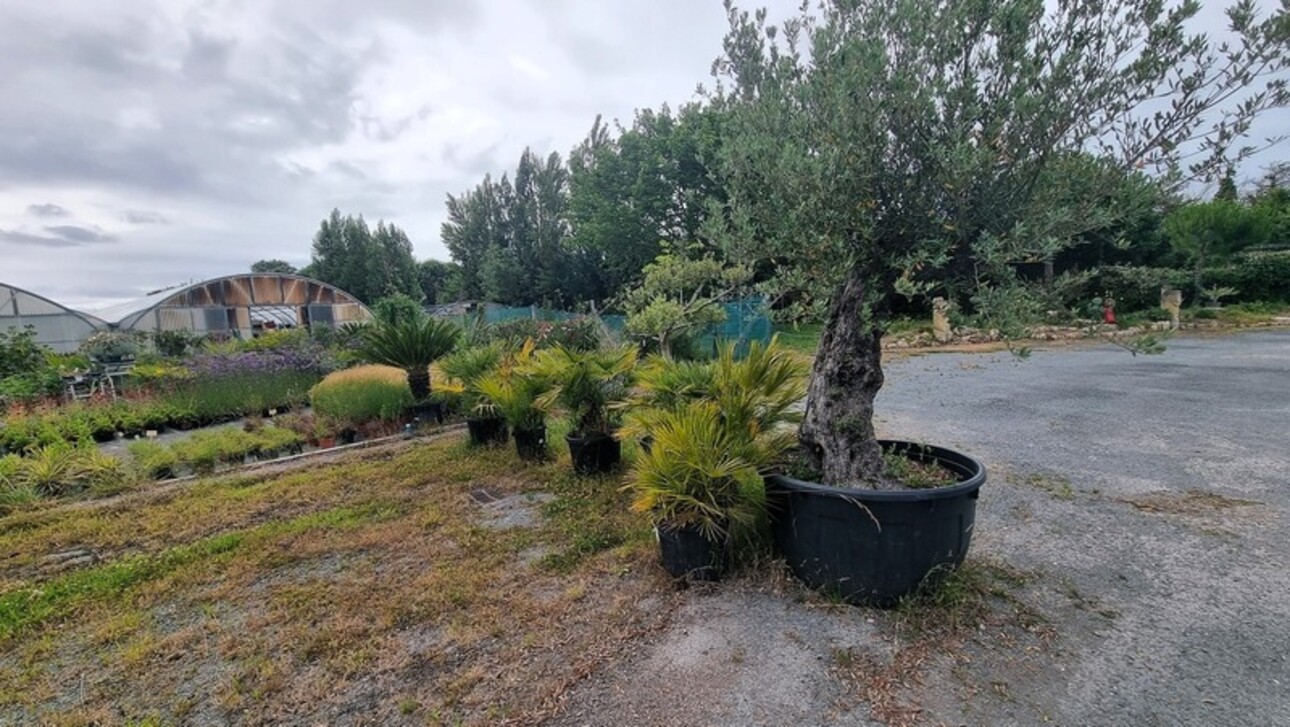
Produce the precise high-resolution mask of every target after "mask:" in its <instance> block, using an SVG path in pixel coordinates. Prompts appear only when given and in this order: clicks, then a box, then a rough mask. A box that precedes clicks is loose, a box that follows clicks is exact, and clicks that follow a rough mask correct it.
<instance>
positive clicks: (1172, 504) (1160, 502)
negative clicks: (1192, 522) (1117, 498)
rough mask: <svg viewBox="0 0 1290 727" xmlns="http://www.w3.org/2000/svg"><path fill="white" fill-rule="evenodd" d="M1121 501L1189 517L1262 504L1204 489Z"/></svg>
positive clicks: (1151, 509) (1141, 508) (1138, 506)
mask: <svg viewBox="0 0 1290 727" xmlns="http://www.w3.org/2000/svg"><path fill="white" fill-rule="evenodd" d="M1121 501H1122V502H1125V503H1127V504H1129V505H1132V506H1133V507H1135V508H1137V509H1138V510H1141V511H1143V512H1150V513H1156V514H1160V515H1187V516H1191V517H1203V516H1205V515H1214V514H1216V513H1219V512H1223V511H1224V510H1231V509H1233V508H1238V507H1240V508H1245V507H1258V506H1260V505H1263V504H1264V503H1262V502H1259V501H1258V500H1245V499H1241V498H1236V497H1227V496H1226V495H1220V494H1218V493H1217V492H1206V491H1204V490H1188V491H1187V492H1178V493H1174V492H1159V493H1152V494H1150V495H1141V496H1138V497H1125V498H1121Z"/></svg>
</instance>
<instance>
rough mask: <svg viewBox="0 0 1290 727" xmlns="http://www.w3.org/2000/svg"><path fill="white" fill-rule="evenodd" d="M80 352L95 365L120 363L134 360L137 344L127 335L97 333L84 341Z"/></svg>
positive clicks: (112, 332) (107, 332)
mask: <svg viewBox="0 0 1290 727" xmlns="http://www.w3.org/2000/svg"><path fill="white" fill-rule="evenodd" d="M81 352H82V353H84V354H85V355H86V356H89V357H90V360H91V361H94V362H96V363H109V364H114V363H122V362H125V361H133V360H134V357H135V355H136V354H138V353H139V342H138V340H137V339H136V338H135V337H134V336H131V335H130V334H127V333H119V332H116V331H99V332H98V333H94V334H92V335H90V337H89V338H86V339H85V342H84V343H82V344H81Z"/></svg>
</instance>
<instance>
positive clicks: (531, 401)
mask: <svg viewBox="0 0 1290 727" xmlns="http://www.w3.org/2000/svg"><path fill="white" fill-rule="evenodd" d="M532 361H533V341H532V340H528V341H525V342H524V345H523V346H521V347H520V349H519V350H518V351H516V352H515V353H513V354H511V355H509V356H505V357H503V358H502V360H501V361H500V362H499V364H498V365H497V366H496V367H495V368H494V369H493V370H492V371H490V372H489V373H487V374H485V375H483V376H481V377H479V378H478V379H476V381H475V388H476V389H477V390H478V391H479V394H480V397H481V400H480V402H479V404H478V407H479V409H480V410H482V411H486V412H489V413H491V414H493V415H496V416H501V417H502V418H503V419H504V420H505V421H506V423H507V424H509V425H510V427H511V433H512V434H514V435H515V451H516V452H517V453H519V455H520V459H525V460H540V459H545V458H546V454H547V449H546V412H545V411H544V410H543V409H542V408H541V407H540V406H539V405H538V399H539V398H541V396H542V395H543V394H545V393H546V391H547V389H549V388H550V385H549V384H548V383H547V381H546V379H545V378H544V377H543V376H541V375H540V374H538V373H535V372H532V371H530V370H529V368H530V366H531V365H532Z"/></svg>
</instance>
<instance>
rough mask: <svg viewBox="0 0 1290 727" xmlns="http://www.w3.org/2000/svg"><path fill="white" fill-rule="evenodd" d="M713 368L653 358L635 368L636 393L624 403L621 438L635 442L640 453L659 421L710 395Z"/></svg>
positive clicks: (645, 448)
mask: <svg viewBox="0 0 1290 727" xmlns="http://www.w3.org/2000/svg"><path fill="white" fill-rule="evenodd" d="M714 374H715V368H714V367H713V366H712V364H710V363H708V362H700V361H678V360H674V359H670V358H667V357H665V356H660V355H653V356H650V357H649V358H647V359H646V360H645V361H644V362H642V364H641V365H640V366H639V367H638V368H637V384H636V389H635V391H633V392H632V395H631V398H630V399H629V401H628V402H627V407H626V413H625V414H624V415H623V426H622V428H621V429H620V430H619V436H620V438H622V439H624V440H626V439H628V438H635V439H636V441H637V442H638V443H639V444H640V447H641V450H643V451H645V452H648V451H649V449H650V446H651V445H652V443H653V442H652V439H651V436H652V435H651V434H650V430H651V429H652V428H653V427H654V426H655V424H656V423H657V422H658V420H659V418H660V417H662V416H663V415H665V414H666V413H667V412H669V411H673V410H675V409H677V408H679V407H681V406H683V405H684V404H686V403H688V402H690V401H695V400H697V399H703V398H706V397H708V396H710V395H711V394H712V391H713V383H714V382H713V376H714Z"/></svg>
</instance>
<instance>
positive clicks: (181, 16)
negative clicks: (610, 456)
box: [0, 0, 1267, 305]
mask: <svg viewBox="0 0 1290 727" xmlns="http://www.w3.org/2000/svg"><path fill="white" fill-rule="evenodd" d="M758 4H762V5H771V6H772V8H773V12H772V17H782V16H783V15H784V14H785V13H786V12H788V11H789V10H790V9H791V8H793V7H795V6H797V4H798V2H797V0H774V1H772V2H761V3H758ZM1206 4H1207V5H1212V3H1206ZM1211 11H1212V9H1211V8H1207V11H1206V12H1207V13H1211ZM1212 15H1213V16H1214V19H1217V18H1218V14H1217V13H1216V12H1212ZM725 29H726V20H725V15H724V12H723V10H722V8H721V4H720V2H719V0H650V1H649V2H639V1H638V0H488V1H487V2H484V1H482V0H478V1H476V2H467V1H464V0H367V1H366V2H354V0H156V1H148V0H112V1H111V2H99V1H98V0H0V98H3V102H2V103H0V282H5V283H9V284H12V285H17V286H19V287H23V288H27V289H30V290H33V291H35V292H38V293H41V294H44V295H46V296H48V297H51V298H54V299H55V300H58V301H60V302H65V303H68V304H72V305H85V304H93V303H99V302H107V301H110V300H113V299H122V298H132V297H136V296H138V295H139V294H141V293H142V292H144V291H146V290H149V289H152V288H157V287H162V286H165V285H171V284H174V283H177V282H182V281H185V280H189V279H193V280H197V279H203V278H207V277H213V276H216V275H223V274H229V273H234V272H240V271H244V270H246V269H247V268H248V267H249V265H250V264H251V263H252V262H254V261H255V260H258V259H261V258H282V259H285V260H287V261H289V262H291V263H292V264H295V265H297V266H300V265H303V264H305V263H306V262H308V258H309V247H310V242H311V239H312V237H313V233H314V231H315V230H316V229H317V226H318V222H319V220H321V219H322V218H323V217H324V216H325V215H326V214H327V213H328V212H329V211H330V210H331V209H332V208H333V207H338V208H340V209H341V211H342V212H346V213H362V214H363V215H364V216H366V217H367V219H368V220H369V221H371V222H375V221H376V220H377V219H380V218H383V219H385V220H387V221H390V222H393V223H395V224H397V225H399V226H400V227H402V228H403V229H404V230H406V231H407V232H408V234H409V236H410V237H411V239H412V241H413V243H414V245H415V248H416V255H417V257H418V258H427V257H434V258H439V259H445V260H446V259H447V258H448V255H447V252H446V250H445V249H444V248H443V246H442V244H441V243H440V241H439V226H440V224H441V222H442V221H443V218H444V198H445V195H446V194H448V193H459V192H461V191H464V190H466V189H469V188H470V187H472V186H474V185H475V184H476V183H478V182H479V180H480V179H481V178H482V177H483V175H484V174H485V173H487V172H491V173H493V174H494V175H500V173H501V172H503V171H505V170H508V169H513V168H514V165H515V163H516V161H517V160H518V158H519V154H520V152H521V151H522V150H523V149H524V147H526V146H531V147H533V148H534V149H535V150H537V151H539V152H542V153H546V152H549V151H553V150H554V151H559V152H560V153H561V154H567V152H568V151H569V149H570V148H572V147H573V145H574V144H576V143H577V142H578V141H579V140H580V139H581V138H582V137H583V136H584V135H585V134H586V132H587V130H588V129H589V128H590V127H591V124H592V121H593V120H594V118H595V116H596V114H598V113H599V114H604V115H605V116H606V117H607V118H610V119H615V118H617V119H621V120H623V121H627V120H629V119H630V118H631V116H632V112H633V110H634V109H635V108H637V107H644V106H657V105H658V104H660V103H663V102H668V103H670V104H672V105H673V106H675V105H677V104H678V103H681V102H684V101H687V100H690V99H692V98H693V97H694V91H695V87H696V85H697V84H699V83H706V82H707V81H708V78H709V77H708V70H709V67H710V65H711V62H712V60H713V59H714V58H715V57H716V56H717V55H718V53H719V52H720V47H721V38H722V36H723V35H724V32H725ZM1266 159H1267V157H1265V158H1264V161H1266ZM1256 171H1257V170H1256V169H1255V168H1251V169H1250V170H1249V173H1250V175H1251V176H1252V175H1253V174H1254V173H1255V172H1256Z"/></svg>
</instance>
